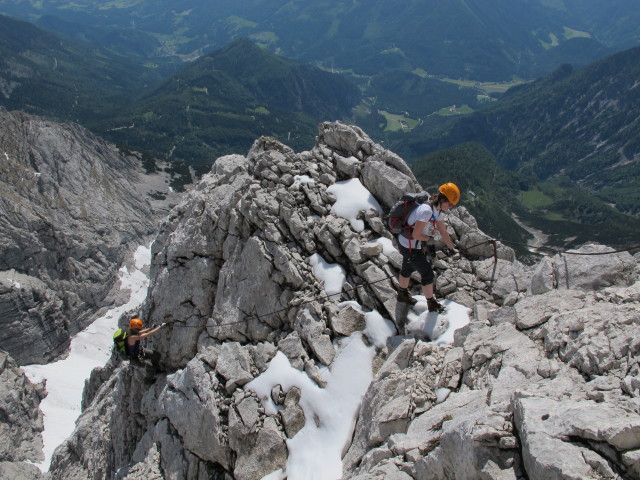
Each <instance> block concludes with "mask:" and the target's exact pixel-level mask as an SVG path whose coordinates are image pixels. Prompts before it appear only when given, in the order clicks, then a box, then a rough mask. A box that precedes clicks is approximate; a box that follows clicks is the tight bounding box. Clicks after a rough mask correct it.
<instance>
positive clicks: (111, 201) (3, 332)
mask: <svg viewBox="0 0 640 480" xmlns="http://www.w3.org/2000/svg"><path fill="white" fill-rule="evenodd" d="M0 157H1V158H0V179H1V180H0V246H1V248H0V319H1V322H2V329H0V348H2V349H4V350H6V351H7V352H9V354H10V355H11V356H12V357H13V358H14V359H15V360H16V361H17V362H18V363H19V364H27V363H45V362H47V361H50V360H52V359H53V358H56V357H58V356H60V355H62V354H64V352H65V351H66V348H67V347H68V343H69V338H70V336H71V335H73V334H75V333H77V332H78V331H79V330H80V329H82V328H84V327H85V326H86V325H87V322H88V321H89V319H90V317H91V315H92V314H93V313H94V312H95V311H97V310H98V309H99V308H101V307H102V306H105V305H107V304H109V303H111V302H112V301H113V299H107V298H105V297H106V295H107V293H108V292H109V290H110V289H111V287H112V285H113V283H114V282H115V281H116V279H117V270H118V268H120V264H121V262H122V260H123V258H124V255H125V253H126V252H127V250H128V249H131V248H132V247H134V248H135V247H137V246H138V245H140V244H142V243H143V242H144V241H145V239H146V238H147V237H148V236H149V235H150V234H152V233H153V232H154V231H155V228H156V226H155V222H154V213H153V211H152V208H151V207H150V205H149V203H148V202H147V201H146V200H145V196H144V195H141V193H140V189H139V188H138V186H139V184H140V183H141V177H142V176H143V175H142V173H143V172H142V169H141V167H140V165H139V163H138V162H136V161H134V160H133V159H132V158H130V157H125V156H124V155H123V154H122V153H120V152H119V151H118V150H117V149H116V148H115V146H113V145H111V144H108V143H106V142H104V141H103V140H101V139H99V138H97V137H95V136H94V135H92V134H91V133H89V132H88V131H87V130H85V129H83V128H81V127H79V126H77V125H73V124H64V125H61V124H57V123H55V122H52V121H49V120H45V119H42V118H38V117H34V116H30V115H26V114H24V113H21V112H7V111H6V110H4V109H0Z"/></svg>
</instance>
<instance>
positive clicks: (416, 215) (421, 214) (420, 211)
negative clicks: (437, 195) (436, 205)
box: [398, 203, 444, 248]
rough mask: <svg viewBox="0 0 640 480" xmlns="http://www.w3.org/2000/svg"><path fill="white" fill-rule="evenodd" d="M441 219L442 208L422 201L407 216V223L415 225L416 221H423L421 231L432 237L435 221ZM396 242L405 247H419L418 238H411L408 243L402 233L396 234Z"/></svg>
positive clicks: (442, 216) (442, 217) (434, 230)
mask: <svg viewBox="0 0 640 480" xmlns="http://www.w3.org/2000/svg"><path fill="white" fill-rule="evenodd" d="M443 219H444V214H443V212H442V210H438V209H433V208H431V204H430V203H423V204H422V205H420V206H418V208H416V209H415V210H414V211H413V212H411V214H410V215H409V218H407V224H409V225H415V223H416V222H425V223H426V226H425V228H424V231H423V232H422V233H423V234H424V235H427V236H428V237H433V236H434V235H435V234H436V222H438V221H440V220H443ZM398 242H400V245H402V246H403V247H406V248H420V246H421V242H420V240H411V245H409V239H408V238H407V237H405V236H403V235H398Z"/></svg>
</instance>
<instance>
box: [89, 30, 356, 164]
mask: <svg viewBox="0 0 640 480" xmlns="http://www.w3.org/2000/svg"><path fill="white" fill-rule="evenodd" d="M359 100H360V92H359V90H358V88H357V87H356V86H355V85H354V84H353V83H351V82H350V81H348V80H347V79H345V78H344V77H342V76H340V75H336V74H331V73H329V72H325V71H323V70H320V69H318V68H316V67H312V66H309V65H304V64H300V63H298V62H295V61H293V60H288V59H285V58H284V57H281V56H278V55H275V54H273V53H271V52H269V51H267V50H265V49H263V48H261V47H259V46H257V45H255V44H254V43H253V42H251V41H249V40H246V39H241V40H237V41H235V42H232V43H231V44H229V45H228V46H226V47H225V48H223V49H220V50H217V51H215V52H212V53H210V54H208V55H205V56H203V57H201V58H199V59H198V60H196V61H194V62H193V63H192V64H189V65H187V66H186V67H185V68H183V69H182V70H181V71H179V72H178V73H176V74H175V75H173V76H172V77H170V78H169V79H168V80H166V81H165V82H164V83H163V84H162V85H160V86H159V87H158V88H157V89H156V90H155V91H153V92H150V93H149V94H148V95H147V96H146V97H145V98H144V99H141V100H140V101H139V102H137V103H134V104H133V105H132V106H131V107H130V108H128V109H124V110H123V111H122V112H120V114H119V115H118V116H117V117H115V118H113V119H110V120H108V121H104V122H101V123H100V124H96V125H94V129H95V130H97V131H100V132H101V133H102V134H103V135H104V136H106V137H107V138H109V139H111V140H113V141H114V142H116V143H120V144H126V145H131V146H133V147H135V148H141V149H144V150H148V151H152V152H154V153H155V154H157V155H161V156H171V157H172V158H176V159H181V160H184V161H186V162H187V163H205V164H210V163H211V162H212V161H213V160H214V159H215V158H216V157H217V156H220V155H224V154H228V153H237V152H243V151H246V150H247V149H248V148H249V147H250V146H251V144H252V143H253V141H254V140H255V138H257V137H260V136H262V135H269V136H274V137H276V138H281V139H287V141H289V143H290V144H292V145H295V146H296V148H311V147H312V146H313V143H314V139H315V135H316V131H317V124H318V123H319V122H321V121H322V120H323V119H326V118H331V119H334V120H335V119H342V118H344V117H346V116H348V115H349V114H350V113H351V109H352V108H353V107H354V106H355V105H356V104H357V103H358V102H359ZM121 125H123V126H129V125H130V126H131V127H130V128H119V127H120V126H121ZM169 154H170V155H169Z"/></svg>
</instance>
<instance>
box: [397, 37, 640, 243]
mask: <svg viewBox="0 0 640 480" xmlns="http://www.w3.org/2000/svg"><path fill="white" fill-rule="evenodd" d="M638 78H640V48H638V47H636V48H633V49H629V50H627V51H624V52H620V53H618V54H615V55H612V56H610V57H607V58H605V59H602V60H600V61H597V62H595V63H593V64H591V65H589V66H587V67H585V68H582V69H574V68H572V67H571V66H569V65H565V66H563V67H561V68H559V69H558V70H556V71H555V72H554V73H552V74H550V75H548V76H546V77H543V78H541V79H539V80H537V81H535V82H533V83H531V84H528V85H522V86H519V87H516V88H513V89H511V90H509V91H508V92H507V93H506V94H505V95H504V96H503V97H502V98H501V99H500V100H499V101H497V102H495V103H494V104H492V105H490V106H488V107H487V108H485V109H483V110H481V111H478V112H476V113H474V114H471V115H468V116H465V117H460V118H457V119H455V120H452V121H451V122H450V123H449V124H448V125H446V126H445V127H443V128H440V129H438V128H436V127H434V126H433V125H430V126H424V127H418V128H416V129H415V130H414V131H413V132H411V133H410V134H407V135H405V138H403V141H402V142H398V143H397V145H396V146H397V147H398V148H397V149H396V151H398V152H400V153H401V154H403V155H405V156H406V157H408V158H414V159H415V158H419V159H418V160H416V161H415V162H414V165H413V168H415V169H425V170H428V168H426V166H425V165H423V162H424V161H425V160H426V158H427V157H422V156H423V155H424V153H425V152H436V151H443V150H444V151H447V150H448V149H451V148H454V146H456V145H460V144H461V143H464V142H477V143H478V144H481V145H483V146H484V147H486V149H487V151H488V152H490V153H491V154H492V155H493V156H495V159H496V161H497V165H499V166H500V167H501V168H502V169H504V170H505V172H509V171H510V172H512V173H511V175H513V177H514V178H513V179H512V180H511V181H512V182H515V183H516V184H518V185H519V190H521V191H522V192H524V193H522V194H521V195H519V196H516V195H513V192H512V193H511V194H507V195H506V196H504V197H503V198H502V200H503V201H502V202H498V203H497V204H496V205H498V206H499V207H498V208H500V209H505V210H507V211H511V212H515V213H517V214H518V215H523V216H527V215H530V214H531V211H537V213H535V214H534V215H533V217H534V218H529V219H528V220H531V221H533V222H534V224H535V225H537V228H539V229H541V230H543V231H547V232H552V231H555V232H559V231H562V234H561V237H562V240H560V241H559V242H558V243H560V244H565V243H567V242H568V243H569V244H576V243H578V244H579V243H580V242H584V241H587V240H588V239H590V238H591V239H593V238H598V239H599V241H603V242H606V243H608V244H613V245H631V244H633V243H634V242H635V243H637V238H638V237H639V235H640V219H639V218H640V116H639V115H638V111H640V84H639V83H638ZM429 157H430V158H431V159H432V160H433V158H434V154H430V156H429ZM430 166H431V168H437V163H436V164H433V163H431V164H430ZM467 168H468V164H464V165H460V166H459V168H458V169H457V170H452V169H449V174H450V175H452V176H454V177H455V176H456V175H458V174H459V175H462V176H463V177H464V178H468V177H469V174H468V172H467ZM441 173H443V172H441ZM475 175H478V176H480V175H482V173H481V172H478V171H477V172H475ZM471 183H476V184H477V182H471ZM503 186H504V185H503ZM499 191H501V192H502V193H504V192H505V190H504V189H502V190H499ZM504 200H506V201H504ZM470 209H471V211H472V212H473V213H474V215H477V216H478V217H480V216H481V215H479V214H478V212H476V211H474V210H473V208H470ZM550 212H552V213H553V215H552V214H551V213H550ZM562 225H563V226H562ZM489 231H491V230H490V229H489ZM491 233H492V234H494V235H497V236H500V235H498V234H497V232H495V231H491Z"/></svg>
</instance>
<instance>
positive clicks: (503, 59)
mask: <svg viewBox="0 0 640 480" xmlns="http://www.w3.org/2000/svg"><path fill="white" fill-rule="evenodd" d="M0 12H5V13H8V14H11V15H15V16H20V17H21V18H27V19H30V20H32V21H39V22H41V25H42V26H44V27H45V28H51V29H54V30H55V31H56V32H58V33H61V34H65V35H68V36H70V37H73V38H77V39H82V40H83V41H91V42H93V43H95V44H99V45H101V46H104V47H107V48H112V49H116V50H118V51H120V52H124V51H128V53H130V54H132V55H140V54H143V55H146V56H156V57H163V56H164V57H166V56H171V55H173V56H178V57H181V58H183V59H187V58H191V59H193V58H195V57H196V56H199V55H202V54H203V53H204V52H206V51H210V50H212V49H216V48H221V47H222V46H223V45H225V44H227V43H228V42H230V41H231V40H234V39H237V38H241V37H250V38H252V39H253V40H254V41H257V42H259V43H261V44H263V45H267V46H268V47H269V48H270V49H271V50H273V51H276V52H278V53H281V54H282V55H284V56H287V57H289V58H294V59H297V60H300V61H304V62H320V63H322V64H324V65H325V66H326V67H327V68H339V69H352V70H353V71H354V72H356V73H359V74H367V75H370V74H372V73H375V72H377V70H378V69H382V70H394V69H400V70H412V69H415V68H421V69H423V70H425V71H427V72H429V73H431V74H436V75H447V76H452V77H464V78H473V79H476V80H505V79H509V78H511V77H512V76H513V75H517V76H520V77H524V78H528V79H531V78H535V77H537V76H540V75H543V74H545V73H547V72H549V71H550V69H553V68H555V67H556V66H557V65H558V64H560V63H563V62H567V61H572V62H579V63H580V64H584V63H587V62H588V61H592V60H594V59H596V58H599V57H602V56H604V55H605V54H606V53H607V50H606V49H616V48H617V49H622V48H628V47H629V46H632V45H637V44H638V42H640V26H639V25H640V21H639V19H640V13H639V12H638V11H637V8H634V4H633V2H630V1H628V0H622V1H620V2H617V8H616V9H611V8H610V5H609V4H608V3H606V2H603V1H602V0H586V1H585V0H580V1H579V0H566V1H557V2H546V1H545V2H543V1H535V2H531V1H525V0H493V1H492V2H486V1H483V0H466V1H462V0H451V1H448V2H441V1H439V0H412V1H409V2H407V1H405V0H403V1H400V0H373V1H369V2H341V3H339V4H335V3H332V2H327V1H320V2H295V1H291V0H272V1H270V2H237V1H229V0H226V1H221V2H215V3H210V2H208V1H203V0H182V1H180V2H175V1H170V0H154V1H148V0H146V1H137V2H125V3H110V4H104V3H103V2H85V3H83V4H76V3H73V4H72V3H70V2H68V1H65V0H51V1H49V2H46V3H37V4H35V3H32V2H27V1H14V0H0ZM167 38H169V39H171V40H170V41H167ZM565 44H566V45H571V44H577V45H580V47H579V48H565V47H564V45H565ZM559 47H560V48H559ZM554 50H557V51H558V52H560V54H559V55H557V56H556V58H553V57H554V55H555V54H554V53H552V52H553V51H554ZM563 50H564V52H565V53H562V51H563ZM151 51H154V54H153V55H150V52H151ZM611 51H613V50H609V52H611ZM567 54H569V55H571V57H569V56H567Z"/></svg>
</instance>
